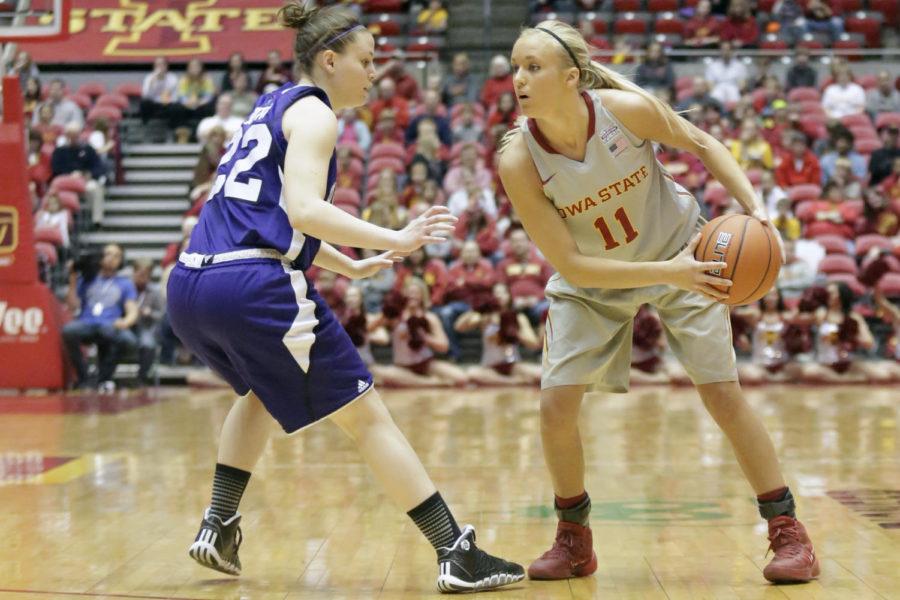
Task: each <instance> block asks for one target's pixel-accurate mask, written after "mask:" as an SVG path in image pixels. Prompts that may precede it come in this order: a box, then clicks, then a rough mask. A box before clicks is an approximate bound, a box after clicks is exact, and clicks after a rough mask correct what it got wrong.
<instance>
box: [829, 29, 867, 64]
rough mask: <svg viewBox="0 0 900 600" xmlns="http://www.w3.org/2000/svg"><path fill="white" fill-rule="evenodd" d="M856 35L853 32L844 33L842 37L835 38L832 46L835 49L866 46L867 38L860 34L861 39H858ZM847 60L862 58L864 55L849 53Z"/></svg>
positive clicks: (852, 48) (854, 48) (856, 48)
mask: <svg viewBox="0 0 900 600" xmlns="http://www.w3.org/2000/svg"><path fill="white" fill-rule="evenodd" d="M856 35H857V34H853V33H842V34H841V37H840V38H838V39H837V40H835V42H834V43H833V44H832V45H831V47H832V48H834V49H835V50H860V49H862V48H863V47H864V46H865V41H866V38H865V36H860V39H856V38H855V36H856ZM847 60H852V61H858V60H862V56H858V55H853V54H849V55H848V56H847Z"/></svg>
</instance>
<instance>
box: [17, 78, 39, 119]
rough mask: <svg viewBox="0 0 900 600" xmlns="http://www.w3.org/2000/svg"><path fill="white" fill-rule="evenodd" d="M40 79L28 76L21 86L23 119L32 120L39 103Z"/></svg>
mask: <svg viewBox="0 0 900 600" xmlns="http://www.w3.org/2000/svg"><path fill="white" fill-rule="evenodd" d="M41 93H42V91H41V80H40V79H38V78H36V77H29V78H28V79H26V80H25V83H24V85H23V86H22V108H23V111H24V113H25V120H26V121H28V122H33V119H34V115H35V112H36V111H37V108H38V106H39V105H40V103H41Z"/></svg>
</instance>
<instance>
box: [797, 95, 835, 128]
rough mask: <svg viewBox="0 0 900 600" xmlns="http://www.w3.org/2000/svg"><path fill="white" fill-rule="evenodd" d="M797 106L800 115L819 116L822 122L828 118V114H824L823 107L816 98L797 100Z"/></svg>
mask: <svg viewBox="0 0 900 600" xmlns="http://www.w3.org/2000/svg"><path fill="white" fill-rule="evenodd" d="M797 108H798V109H799V110H800V114H801V116H802V117H806V118H808V117H813V116H816V117H821V120H822V122H823V123H824V122H825V121H826V120H828V115H826V114H825V108H824V107H823V106H822V103H821V102H820V101H818V100H801V101H799V102H797Z"/></svg>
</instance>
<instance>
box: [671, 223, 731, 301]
mask: <svg viewBox="0 0 900 600" xmlns="http://www.w3.org/2000/svg"><path fill="white" fill-rule="evenodd" d="M699 243H700V234H699V233H698V234H697V235H695V236H694V238H693V239H692V240H691V241H690V243H689V244H688V245H687V246H685V247H684V250H682V251H681V252H679V253H678V254H677V255H676V256H675V257H674V258H672V259H670V260H668V261H667V262H666V263H665V264H666V266H667V273H666V275H667V277H666V283H668V284H670V285H674V286H675V287H677V288H681V289H683V290H688V291H689V292H698V293H700V294H703V295H704V296H706V297H708V298H710V299H712V300H716V301H718V300H724V299H725V298H727V297H728V292H723V291H722V290H719V289H716V288H715V287H713V286H719V287H725V288H728V287H731V280H730V279H725V278H723V277H716V276H715V275H710V274H709V273H707V271H715V270H721V269H725V267H726V266H727V265H726V264H725V263H723V262H719V261H710V262H700V261H698V260H697V259H696V258H694V251H695V250H696V249H697V244H699Z"/></svg>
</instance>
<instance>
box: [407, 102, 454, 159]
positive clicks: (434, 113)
mask: <svg viewBox="0 0 900 600" xmlns="http://www.w3.org/2000/svg"><path fill="white" fill-rule="evenodd" d="M422 99H423V101H422V107H421V109H420V110H419V111H417V115H416V116H415V117H413V118H412V120H411V121H410V122H409V125H408V126H407V128H406V143H407V144H412V143H414V142H415V141H416V139H417V138H418V137H419V130H418V126H419V122H421V121H422V120H423V119H431V120H432V121H434V125H435V127H436V128H437V134H438V138H440V140H441V143H442V144H444V145H445V146H449V145H450V144H452V143H453V134H452V132H451V131H450V120H449V119H448V118H447V109H446V107H444V105H442V104H441V95H440V94H439V93H438V92H436V91H435V90H425V93H424V94H422Z"/></svg>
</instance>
